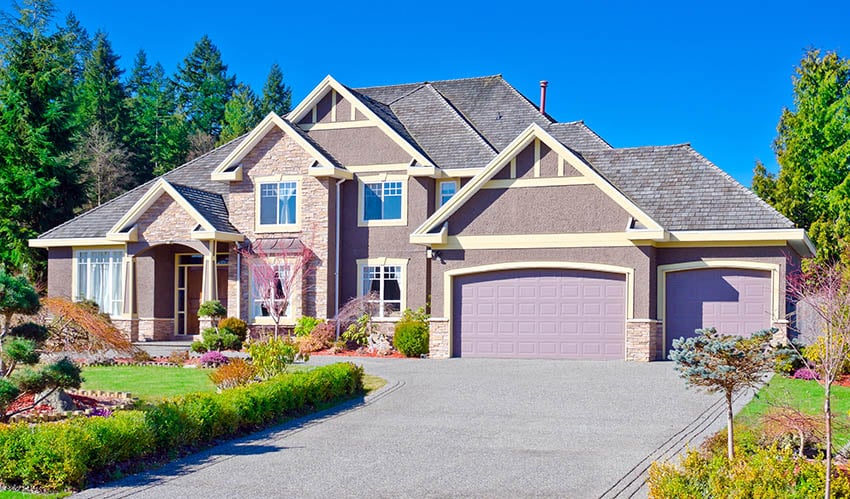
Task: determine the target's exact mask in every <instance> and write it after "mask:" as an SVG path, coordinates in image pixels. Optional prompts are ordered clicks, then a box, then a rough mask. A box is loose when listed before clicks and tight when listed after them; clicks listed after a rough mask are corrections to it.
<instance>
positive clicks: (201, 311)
mask: <svg viewBox="0 0 850 499" xmlns="http://www.w3.org/2000/svg"><path fill="white" fill-rule="evenodd" d="M225 315H227V309H226V308H224V305H222V304H221V302H220V301H218V300H210V301H205V302H204V303H201V306H200V307H198V317H210V318H211V319H212V320H213V323H215V322H216V321H217V320H218V319H220V318H222V317H224V316H225Z"/></svg>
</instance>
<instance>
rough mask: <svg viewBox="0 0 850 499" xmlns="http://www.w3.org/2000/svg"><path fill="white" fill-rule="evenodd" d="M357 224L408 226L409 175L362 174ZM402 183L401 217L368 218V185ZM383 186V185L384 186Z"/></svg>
mask: <svg viewBox="0 0 850 499" xmlns="http://www.w3.org/2000/svg"><path fill="white" fill-rule="evenodd" d="M357 180H358V182H357V186H358V196H357V226H358V227H405V226H407V175H406V174H405V175H392V174H387V173H382V174H379V175H362V176H358V178H357ZM387 182H399V183H401V218H392V219H380V220H366V185H367V184H386V183H387ZM382 188H383V187H382Z"/></svg>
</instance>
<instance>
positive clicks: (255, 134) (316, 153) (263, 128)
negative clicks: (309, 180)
mask: <svg viewBox="0 0 850 499" xmlns="http://www.w3.org/2000/svg"><path fill="white" fill-rule="evenodd" d="M275 128H277V129H279V130H281V131H282V132H283V133H284V134H286V135H287V136H288V137H289V138H291V139H292V140H293V141H294V142H295V143H296V144H298V145H299V146H301V147H302V148H303V149H304V150H305V151H306V152H307V153H308V154H309V155H310V156H311V157H312V158H313V159H314V163H313V164H312V165H311V167H310V170H309V172H310V175H311V176H313V177H332V178H338V179H351V178H352V174H351V172H348V171H346V170H345V169H343V168H341V167H340V166H339V165H338V164H337V163H336V161H334V160H333V159H331V158H329V157H328V155H327V154H325V153H323V152H322V151H320V150H319V149H318V148H317V147H316V146H315V145H313V143H311V141H310V140H309V139H307V138H305V137H304V136H303V135H302V133H301V132H300V131H299V130H296V129H295V126H294V125H292V123H290V122H289V121H287V120H285V119H283V118H281V117H280V116H278V115H277V114H275V113H269V114H268V116H266V117H265V118H264V119H263V121H261V122H260V124H259V125H257V126H256V127H254V129H253V130H251V132H250V133H249V134H248V136H247V137H245V139H244V140H243V141H242V142H241V143H240V144H239V147H237V148H235V149H234V150H233V151H232V152H231V153H230V154H229V155H228V156H227V157H226V158H224V160H223V161H222V162H221V164H219V165H218V166H217V167H216V169H215V170H214V171H213V173H212V179H213V180H218V181H223V182H239V181H241V180H242V160H243V159H244V158H245V156H247V155H248V153H250V152H251V150H252V149H254V147H256V146H257V144H259V143H260V141H261V140H263V138H264V137H265V136H266V135H268V133H269V132H270V131H272V130H274V129H275Z"/></svg>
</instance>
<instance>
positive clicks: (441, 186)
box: [437, 178, 460, 208]
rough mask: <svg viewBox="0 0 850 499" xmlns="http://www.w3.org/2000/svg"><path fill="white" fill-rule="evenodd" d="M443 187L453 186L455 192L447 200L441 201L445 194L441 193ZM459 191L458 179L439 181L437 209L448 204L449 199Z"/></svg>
mask: <svg viewBox="0 0 850 499" xmlns="http://www.w3.org/2000/svg"><path fill="white" fill-rule="evenodd" d="M444 185H453V186H454V188H455V190H454V192H452V193H451V195H450V196H449V197H448V199H443V197H444V196H445V194H444V193H443V186H444ZM459 190H460V180H459V179H456V178H455V179H447V180H439V181H437V208H439V207H441V206H443V205H444V204H446V203H448V202H449V199H451V198H453V197H454V196H455V194H457V191H459Z"/></svg>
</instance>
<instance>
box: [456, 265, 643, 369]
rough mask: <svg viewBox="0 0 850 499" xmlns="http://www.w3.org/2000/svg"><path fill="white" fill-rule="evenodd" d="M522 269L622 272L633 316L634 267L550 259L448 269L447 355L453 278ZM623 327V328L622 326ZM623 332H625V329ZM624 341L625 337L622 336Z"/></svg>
mask: <svg viewBox="0 0 850 499" xmlns="http://www.w3.org/2000/svg"><path fill="white" fill-rule="evenodd" d="M523 269H561V270H589V271H595V272H606V273H609V274H623V275H625V277H626V317H625V320H626V321H628V320H630V319H632V318H634V299H635V269H633V268H630V267H621V266H618V265H607V264H601V263H586V262H552V261H530V262H507V263H495V264H489V265H479V266H475V267H466V268H462V269H454V270H449V271H447V272H445V273H443V315H444V316H445V317H448V318H449V320H448V322H449V327H448V330H449V357H451V356H453V355H454V353H455V352H453V351H452V349H453V345H454V320H453V317H454V312H453V311H452V303H453V301H454V300H453V298H454V297H453V289H454V280H455V278H457V277H462V276H466V275H471V274H481V273H486V272H497V271H500V270H523ZM624 329H625V328H624ZM623 334H626V332H625V330H624V332H623ZM624 341H625V337H624Z"/></svg>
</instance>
